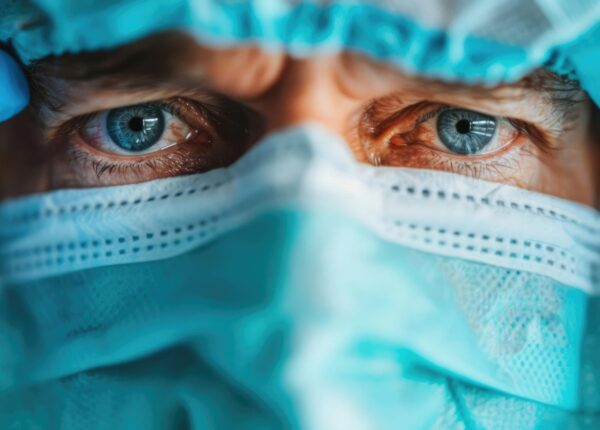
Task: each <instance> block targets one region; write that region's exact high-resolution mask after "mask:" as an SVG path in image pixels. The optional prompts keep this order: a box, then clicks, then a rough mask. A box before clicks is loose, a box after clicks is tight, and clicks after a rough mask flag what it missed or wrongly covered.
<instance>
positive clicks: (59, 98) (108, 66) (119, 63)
mask: <svg viewBox="0 0 600 430" xmlns="http://www.w3.org/2000/svg"><path fill="white" fill-rule="evenodd" d="M197 48H198V45H197V44H196V42H195V40H194V39H193V38H191V37H190V36H188V35H186V34H184V33H178V32H167V33H162V34H157V35H152V36H149V37H147V38H145V39H142V40H139V41H136V42H134V43H131V44H129V45H125V46H121V47H117V48H115V49H111V50H104V51H96V52H85V53H80V54H67V55H63V56H56V57H47V58H44V59H42V60H38V61H36V62H34V63H32V64H31V65H30V67H29V68H28V75H29V79H30V82H31V85H32V106H33V109H34V111H38V112H41V111H44V110H49V111H50V112H53V113H58V112H60V111H61V109H62V108H63V106H64V105H65V104H66V103H68V101H69V100H68V94H67V93H68V92H67V91H65V89H64V88H63V87H61V84H62V85H63V86H64V83H74V84H86V85H90V87H93V88H97V89H110V90H113V91H115V90H117V91H119V90H120V91H124V92H125V91H148V92H150V91H156V92H158V89H161V88H165V87H167V86H168V87H169V88H178V87H180V88H183V87H185V86H186V85H187V86H191V85H193V86H198V81H199V80H200V78H201V76H200V75H198V76H195V80H194V82H190V79H189V77H187V79H186V77H185V76H183V75H182V74H181V66H182V64H184V62H185V64H186V66H189V64H188V63H189V59H190V58H196V57H197V55H193V54H194V52H195V50H196V49H197ZM158 58H159V59H160V60H157V59H158ZM195 70H196V71H201V67H198V68H196V69H195ZM436 85H438V86H440V87H442V88H443V89H444V92H445V93H447V94H448V95H449V96H451V95H452V93H455V94H456V93H461V94H463V95H467V96H469V97H472V98H473V99H474V100H476V99H478V98H488V99H489V98H492V100H493V99H494V98H495V91H497V89H498V88H500V87H512V86H515V87H516V88H520V89H525V90H530V91H535V92H538V93H545V94H547V95H548V99H549V101H550V102H551V104H552V106H551V107H552V109H551V112H552V113H551V114H552V116H553V117H556V118H560V119H561V120H562V121H563V122H564V123H567V122H571V121H572V120H574V119H575V118H573V117H576V115H577V113H576V109H573V107H574V106H575V105H577V104H578V103H580V102H581V101H582V100H583V98H582V91H581V89H580V86H579V83H578V82H577V81H575V80H573V79H569V78H568V77H566V76H560V75H557V74H555V73H552V72H550V71H548V70H545V69H540V70H537V71H535V72H534V73H532V74H530V75H529V76H527V77H525V78H524V79H522V80H521V81H519V82H518V83H516V84H504V85H502V86H500V87H498V88H496V89H495V88H483V87H471V86H469V85H466V84H462V85H461V84H457V83H447V82H440V81H437V82H436ZM498 101H501V98H500V97H499V98H498Z"/></svg>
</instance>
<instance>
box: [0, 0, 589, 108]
mask: <svg viewBox="0 0 600 430" xmlns="http://www.w3.org/2000/svg"><path fill="white" fill-rule="evenodd" d="M166 30H182V31H186V32H188V33H190V34H191V35H193V36H195V37H196V38H197V39H198V40H200V41H201V42H203V43H206V44H210V45H217V46H227V45H231V44H235V43H239V42H241V41H244V42H251V43H256V44H259V45H262V46H264V47H265V48H275V49H285V50H287V51H288V52H289V53H290V54H292V55H295V56H304V55H311V54H313V53H323V52H337V51H341V50H349V51H353V52H359V53H362V54H366V55H368V56H371V57H373V58H375V59H377V60H381V61H385V62H388V63H392V64H393V65H396V66H398V67H399V68H400V69H402V70H403V71H405V72H407V73H413V74H419V75H422V76H425V77H431V78H438V79H443V80H447V81H460V82H465V83H478V84H483V85H495V84H499V83H502V82H512V81H515V80H518V79H519V78H521V77H523V76H524V75H525V74H527V73H528V72H531V71H532V70H534V69H536V68H539V67H546V68H548V69H550V70H552V71H554V72H556V73H559V74H561V75H568V76H569V77H571V78H573V79H577V80H579V81H580V82H581V85H582V87H583V88H584V89H585V90H586V91H587V92H588V93H589V94H590V95H591V97H592V99H594V100H595V102H596V104H599V105H600V2H598V1H596V0H488V1H484V0H420V1H418V2H415V1H412V0H410V1H409V0H395V1H394V0H371V1H341V0H338V1H325V0H321V1H318V0H300V1H299V0H248V1H220V0H4V1H2V2H0V41H2V42H5V43H9V44H11V45H12V46H13V48H14V50H15V51H16V52H17V53H18V55H20V57H21V60H22V61H24V62H25V63H28V62H31V61H33V60H36V59H39V58H43V57H46V56H49V55H60V54H65V53H77V52H81V51H89V50H100V49H108V48H112V47H114V46H117V45H121V44H124V43H127V42H131V41H133V40H135V39H138V38H141V37H144V36H147V35H150V34H153V33H157V32H160V31H166Z"/></svg>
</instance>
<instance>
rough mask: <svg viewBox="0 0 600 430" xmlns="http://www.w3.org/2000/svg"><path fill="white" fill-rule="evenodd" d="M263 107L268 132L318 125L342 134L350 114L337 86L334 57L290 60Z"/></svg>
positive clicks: (347, 102)
mask: <svg viewBox="0 0 600 430" xmlns="http://www.w3.org/2000/svg"><path fill="white" fill-rule="evenodd" d="M260 104H261V107H262V110H263V112H264V115H265V117H266V118H267V127H268V131H274V130H277V129H281V128H285V127H289V126H293V125H295V124H300V123H305V122H316V123H319V124H320V125H322V126H325V127H327V128H329V129H330V130H332V131H334V132H336V133H338V134H342V133H343V131H344V124H345V121H346V119H347V117H348V113H349V109H348V105H349V100H348V99H347V98H346V97H345V96H344V94H343V93H342V91H340V89H339V86H338V85H337V83H336V76H335V57H315V58H310V59H292V58H290V59H289V60H288V62H287V64H286V67H285V69H284V70H283V73H282V74H281V78H280V80H279V81H278V82H277V84H276V85H274V86H273V88H271V90H270V91H269V92H268V93H267V94H266V95H264V96H263V97H262V100H261V103H260Z"/></svg>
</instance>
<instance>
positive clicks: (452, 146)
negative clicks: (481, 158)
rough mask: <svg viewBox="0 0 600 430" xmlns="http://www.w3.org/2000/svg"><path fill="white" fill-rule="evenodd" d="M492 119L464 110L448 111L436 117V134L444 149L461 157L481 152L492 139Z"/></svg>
mask: <svg viewBox="0 0 600 430" xmlns="http://www.w3.org/2000/svg"><path fill="white" fill-rule="evenodd" d="M497 125H498V124H497V121H496V119H495V118H494V117H491V116H488V115H484V114H481V113H477V112H473V111H470V110H465V109H449V110H446V111H443V112H442V113H440V114H439V115H438V117H437V133H438V136H439V138H440V140H441V141H442V143H443V144H444V146H446V148H448V149H449V150H450V151H452V152H455V153H457V154H461V155H472V154H477V153H479V152H481V151H482V150H483V149H484V148H485V147H486V146H487V145H488V144H489V143H490V142H491V141H492V139H493V138H494V135H495V134H496V128H497Z"/></svg>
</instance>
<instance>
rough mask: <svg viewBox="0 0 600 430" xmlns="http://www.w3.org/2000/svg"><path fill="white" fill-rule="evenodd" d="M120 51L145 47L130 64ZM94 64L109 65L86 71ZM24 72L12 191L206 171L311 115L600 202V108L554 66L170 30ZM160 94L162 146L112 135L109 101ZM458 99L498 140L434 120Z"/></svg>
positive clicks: (8, 134) (370, 146)
mask: <svg viewBox="0 0 600 430" xmlns="http://www.w3.org/2000/svg"><path fill="white" fill-rule="evenodd" d="M136 56H137V57H136ZM121 58H123V59H128V58H140V59H142V60H140V61H139V62H138V65H137V66H136V65H135V64H134V66H133V68H131V67H129V66H131V64H129V65H128V68H129V69H132V70H128V71H127V72H126V73H121V72H123V70H122V69H125V68H126V67H125V66H123V67H121V66H119V59H121ZM157 58H160V59H161V63H157V60H156V59H157ZM104 61H108V62H109V63H115V64H109V63H107V64H106V65H105V64H104ZM143 61H148V62H149V63H150V64H151V66H148V65H146V64H144V63H143ZM163 61H164V64H165V65H164V67H158V66H156V64H163V63H162V62H163ZM89 64H94V65H95V64H98V65H100V66H99V68H100V69H101V68H102V66H103V65H105V66H106V69H105V70H110V72H106V73H105V74H104V73H103V72H102V71H101V70H100V71H98V70H95V71H94V72H93V73H91V74H90V73H87V72H82V73H78V71H79V70H82V69H83V68H85V67H87V65H89ZM149 68H150V69H151V70H150V69H149ZM113 69H114V70H113ZM115 70H116V75H115V76H113V73H114V72H115ZM119 73H121V74H119ZM28 74H29V78H30V81H31V82H32V85H33V103H32V106H31V107H30V109H29V110H28V111H27V112H25V113H23V114H22V115H20V116H19V117H17V118H15V119H13V120H11V121H8V122H6V123H4V124H1V125H0V160H1V161H0V163H1V164H2V169H1V170H2V171H1V172H0V196H1V197H3V198H7V197H14V196H22V195H26V194H31V193H37V192H44V191H48V190H54V189H62V188H74V187H75V188H80V187H96V186H110V185H119V184H127V183H136V182H143V181H147V180H151V179H155V178H162V177H169V176H174V175H182V174H192V173H198V172H204V171H208V170H211V169H213V168H216V167H220V166H224V165H228V164H230V163H231V162H233V161H234V160H235V159H237V158H239V157H240V156H242V155H243V153H244V152H245V151H247V149H248V148H249V147H251V146H252V145H254V144H256V142H258V141H259V140H260V138H261V137H263V136H265V135H266V134H268V133H271V132H273V131H276V130H280V129H283V128H286V127H290V126H293V125H297V124H301V123H306V122H314V123H319V124H321V125H322V126H325V127H327V128H328V129H330V130H332V131H333V132H335V133H338V134H340V135H342V136H343V137H344V138H345V139H346V141H347V142H348V145H349V147H350V149H351V150H352V152H353V153H354V155H355V157H356V158H357V160H359V161H360V162H364V163H370V164H374V165H385V166H394V167H411V168H426V169H438V170H445V171H450V172H454V173H457V174H461V175H468V176H473V177H476V178H480V179H483V180H487V181H493V182H498V183H504V184H511V185H516V186H519V187H522V188H525V189H529V190H533V191H537V192H542V193H546V194H550V195H554V196H557V197H561V198H565V199H569V200H572V201H576V202H579V203H583V204H585V205H588V206H593V207H598V195H599V192H598V190H599V188H598V185H599V183H600V181H599V178H598V173H597V172H598V168H597V167H598V160H599V159H600V157H599V155H598V149H597V148H598V147H600V145H598V142H597V141H598V136H597V131H596V130H595V129H594V123H593V121H592V115H593V112H594V109H595V108H594V107H593V105H592V103H591V102H590V101H589V100H588V98H587V96H586V95H585V93H583V92H582V91H580V90H579V89H578V88H577V87H576V86H574V85H573V84H572V83H569V84H565V83H564V82H558V81H557V78H556V77H554V76H551V75H550V74H549V73H548V72H545V71H538V72H536V73H535V74H533V75H531V76H529V77H527V78H525V79H524V80H523V81H521V82H518V83H515V84H511V85H503V86H500V87H495V88H484V87H476V86H475V87H468V86H465V85H458V84H449V83H443V82H438V81H430V80H424V79H421V78H418V77H414V76H408V75H406V74H404V73H402V72H400V71H399V70H397V69H395V68H392V67H390V66H386V65H384V64H381V63H377V62H375V61H373V60H370V59H368V58H365V57H363V56H360V55H357V54H351V53H341V54H337V55H330V56H317V57H311V58H304V59H299V58H291V57H289V56H287V55H285V54H284V53H281V52H265V51H262V50H260V49H259V48H257V47H253V46H240V47H235V48H228V49H214V48H208V47H205V46H201V45H198V44H197V43H196V42H194V41H192V40H191V39H189V38H187V37H185V36H182V35H177V34H165V35H159V36H154V37H152V38H149V39H147V40H144V41H140V42H136V43H134V44H132V45H131V46H126V47H122V48H119V49H116V50H113V51H111V52H108V53H100V54H79V55H74V56H70V57H63V58H56V59H54V58H53V59H47V60H43V61H41V62H40V63H38V64H36V65H34V66H33V67H31V68H30V69H29V70H28ZM548 81H552V82H554V84H552V85H548ZM557 82H558V83H557ZM564 99H566V100H567V101H565V100H564ZM162 100H169V101H172V102H173V103H174V104H175V105H177V114H175V115H173V116H174V118H175V120H174V121H173V122H172V123H171V124H170V125H169V131H170V132H171V133H170V135H169V139H170V140H168V142H167V143H168V144H165V148H163V149H160V150H157V151H155V152H151V153H145V154H124V153H117V152H115V151H114V150H113V149H114V148H113V149H111V147H110V145H108V144H104V143H103V140H106V139H107V137H106V133H104V136H103V135H102V127H103V122H102V120H101V118H102V112H106V111H107V110H109V109H115V108H119V107H123V106H128V105H133V104H139V103H143V102H153V101H162ZM557 100H562V102H559V101H557ZM559 105H560V106H559ZM207 106H208V108H207ZM448 106H449V107H458V108H463V109H468V110H472V111H476V112H480V113H483V114H487V115H490V116H493V117H495V118H496V119H497V121H498V134H497V139H496V143H494V144H493V145H490V146H489V148H487V149H486V150H485V151H484V152H482V153H480V154H475V155H460V154H456V153H452V151H450V150H449V149H448V148H447V147H445V146H444V145H443V143H442V142H441V141H440V138H439V137H438V136H437V132H436V116H435V113H436V111H438V110H440V109H446V108H447V107H448ZM211 109H212V112H211ZM98 113H100V114H99V116H98V115H97V114H98ZM423 117H426V118H428V119H427V120H426V121H424V122H420V123H418V124H416V123H417V122H418V121H420V120H422V118H423ZM90 130H91V131H90ZM17 143H18V144H17ZM324 144H326V142H325V143H324ZM24 172H26V173H24Z"/></svg>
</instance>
